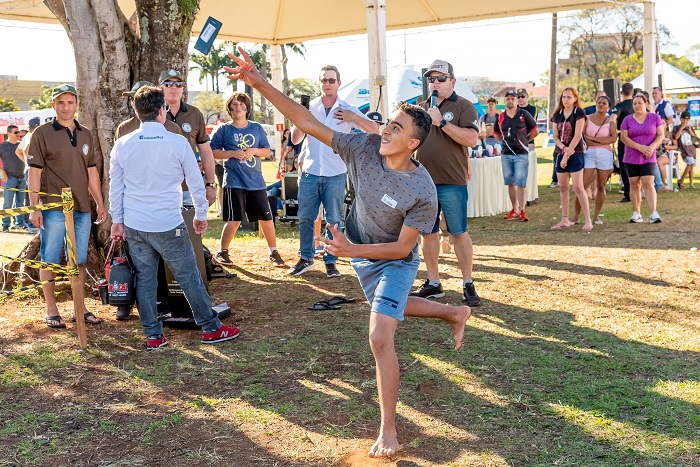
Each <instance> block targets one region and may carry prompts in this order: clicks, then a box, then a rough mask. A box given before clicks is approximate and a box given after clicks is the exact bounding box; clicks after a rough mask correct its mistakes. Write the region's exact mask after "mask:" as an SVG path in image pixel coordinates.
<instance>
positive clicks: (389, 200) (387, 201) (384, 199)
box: [382, 194, 399, 209]
mask: <svg viewBox="0 0 700 467" xmlns="http://www.w3.org/2000/svg"><path fill="white" fill-rule="evenodd" d="M382 203H384V204H386V205H387V206H389V207H391V208H394V209H395V208H396V205H397V204H399V203H397V202H396V200H395V199H394V198H392V197H391V196H389V195H387V194H385V195H384V196H382Z"/></svg>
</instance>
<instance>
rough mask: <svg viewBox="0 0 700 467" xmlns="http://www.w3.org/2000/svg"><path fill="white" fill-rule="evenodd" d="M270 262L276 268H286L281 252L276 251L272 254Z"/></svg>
mask: <svg viewBox="0 0 700 467" xmlns="http://www.w3.org/2000/svg"><path fill="white" fill-rule="evenodd" d="M270 262H271V263H272V264H273V265H274V266H275V267H276V268H283V267H285V266H286V264H284V260H283V259H282V257H281V256H280V252H279V251H277V250H275V251H273V252H272V253H270Z"/></svg>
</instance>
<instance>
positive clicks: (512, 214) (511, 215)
mask: <svg viewBox="0 0 700 467" xmlns="http://www.w3.org/2000/svg"><path fill="white" fill-rule="evenodd" d="M517 218H518V213H517V212H515V209H511V210H510V212H509V213H508V215H507V216H505V217H504V219H507V220H509V221H512V220H513V219H517Z"/></svg>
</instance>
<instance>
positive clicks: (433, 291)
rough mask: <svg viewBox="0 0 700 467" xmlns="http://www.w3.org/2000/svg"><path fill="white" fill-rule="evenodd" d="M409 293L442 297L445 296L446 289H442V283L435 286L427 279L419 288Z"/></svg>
mask: <svg viewBox="0 0 700 467" xmlns="http://www.w3.org/2000/svg"><path fill="white" fill-rule="evenodd" d="M409 295H410V296H412V297H420V298H442V297H444V296H445V291H444V290H442V284H438V285H437V286H434V285H430V281H429V280H426V281H425V283H424V284H423V285H422V286H421V288H420V289H419V290H417V291H416V292H413V293H410V294H409Z"/></svg>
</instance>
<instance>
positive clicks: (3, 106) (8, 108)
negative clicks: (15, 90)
mask: <svg viewBox="0 0 700 467" xmlns="http://www.w3.org/2000/svg"><path fill="white" fill-rule="evenodd" d="M14 110H19V107H17V105H16V104H15V100H14V99H10V98H9V97H0V112H12V111H14Z"/></svg>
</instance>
